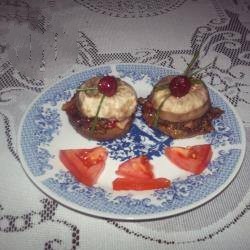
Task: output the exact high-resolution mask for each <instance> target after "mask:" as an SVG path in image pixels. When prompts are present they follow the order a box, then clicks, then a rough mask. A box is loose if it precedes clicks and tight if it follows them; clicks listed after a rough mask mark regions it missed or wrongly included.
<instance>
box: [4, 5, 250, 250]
mask: <svg viewBox="0 0 250 250" xmlns="http://www.w3.org/2000/svg"><path fill="white" fill-rule="evenodd" d="M249 12H250V2H249V1H246V0H245V1H243V0H237V1H236V0H221V1H219V0H206V1H201V0H169V1H164V0H159V1H153V0H144V1H142V0H137V1H130V0H121V1H115V0H108V1H97V0H94V1H90V0H62V1H54V0H46V1H35V0H33V1H28V0H23V1H11V0H1V1H0V20H1V23H0V34H1V37H0V128H1V129H0V142H1V143H0V148H1V150H0V156H1V163H0V167H1V175H0V242H1V243H0V249H3V250H7V249H129V248H130V249H249V246H250V238H249V229H250V226H249V225H250V213H249V210H250V182H249V176H250V168H249V159H250V158H249V155H250V154H249V153H250V152H249V149H250V148H249V146H250V129H249V124H250V112H249V108H250V96H249V90H250V87H249V82H250V71H249V66H250V31H249V30H250V13H249ZM196 50H199V51H200V52H201V58H200V64H201V66H202V65H203V66H204V65H206V64H208V63H210V62H211V61H213V59H214V58H215V57H217V59H216V61H215V62H214V64H213V65H212V67H210V68H209V69H208V70H207V71H206V75H205V80H206V81H207V82H208V83H209V84H210V85H212V86H213V87H214V88H215V89H216V90H218V91H219V92H220V93H221V94H223V95H224V96H225V97H226V98H227V99H228V100H229V101H230V102H231V104H232V105H233V106H234V107H235V108H236V110H237V111H238V113H239V115H240V117H241V119H242V121H243V123H244V126H245V129H246V137H247V138H246V140H247V149H246V155H245V158H244V161H243V164H242V167H241V169H240V171H239V173H238V175H237V177H236V178H235V179H234V180H233V182H232V183H231V184H230V185H229V186H228V188H226V189H225V190H224V192H222V193H221V194H219V195H218V196H216V197H215V198H214V199H212V200H211V201H209V202H208V203H206V204H204V205H203V206H200V207H198V208H196V209H194V210H192V211H188V212H186V213H183V214H180V215H176V216H172V217H169V218H164V219H160V220H155V221H154V220H152V221H144V222H124V221H116V220H111V219H99V218H94V217H91V216H87V215H84V214H81V213H78V212H75V211H73V210H71V209H69V208H66V207H64V206H62V205H60V204H58V203H57V202H56V201H55V200H53V199H51V198H49V197H48V196H46V195H45V194H44V193H42V192H41V191H40V190H39V189H37V188H36V187H35V186H34V185H33V183H32V182H31V181H30V180H29V179H28V178H27V176H26V174H25V173H24V171H23V169H22V167H21V163H20V158H19V155H18V152H17V146H18V145H17V131H18V128H19V125H20V121H21V118H22V116H23V114H24V112H25V111H26V110H27V108H28V106H29V105H30V104H31V102H32V101H33V100H34V99H35V97H36V96H38V95H39V93H41V92H42V91H43V90H44V89H45V88H47V87H49V86H51V84H54V83H55V82H58V81H59V80H61V79H64V78H66V77H68V76H70V75H72V74H75V73H77V72H81V71H83V70H85V69H87V68H89V67H93V66H98V65H101V64H113V63H143V64H153V65H158V66H163V67H170V68H174V69H177V70H178V71H182V70H183V69H184V67H185V66H186V63H187V62H188V61H189V60H190V58H191V57H192V54H193V53H194V51H196Z"/></svg>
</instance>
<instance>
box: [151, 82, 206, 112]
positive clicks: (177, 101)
mask: <svg viewBox="0 0 250 250" xmlns="http://www.w3.org/2000/svg"><path fill="white" fill-rule="evenodd" d="M166 96H169V97H168V98H167V99H166V101H165V102H164V104H163V106H162V107H161V111H162V112H170V113H174V114H177V115H178V114H180V115H181V114H186V113H189V112H192V111H194V110H198V109H200V108H202V107H203V106H204V105H205V104H206V103H207V102H208V101H209V94H208V90H207V88H206V87H205V86H204V84H201V83H200V84H193V85H192V86H191V89H190V91H189V92H188V93H187V94H186V95H184V96H182V97H180V98H179V97H175V96H173V95H171V93H170V90H169V89H163V90H158V91H155V92H154V93H153V96H152V103H153V106H154V108H155V109H157V108H158V107H159V106H160V104H161V103H162V102H163V100H164V99H165V97H166Z"/></svg>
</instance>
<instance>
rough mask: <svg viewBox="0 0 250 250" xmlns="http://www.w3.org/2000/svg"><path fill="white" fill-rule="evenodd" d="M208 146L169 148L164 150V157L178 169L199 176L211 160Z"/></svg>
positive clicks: (210, 150) (210, 148)
mask: <svg viewBox="0 0 250 250" xmlns="http://www.w3.org/2000/svg"><path fill="white" fill-rule="evenodd" d="M212 154H213V152H212V147H211V145H210V144H203V145H196V146H191V147H169V148H166V149H165V155H166V156H167V157H168V158H169V160H170V161H172V162H173V163H174V164H175V165H177V166H178V167H180V168H182V169H184V170H187V171H189V172H192V173H194V174H200V173H201V172H202V171H203V170H204V169H205V168H206V167H207V165H208V164H209V162H210V161H211V158H212Z"/></svg>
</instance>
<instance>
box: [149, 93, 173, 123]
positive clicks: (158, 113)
mask: <svg viewBox="0 0 250 250" xmlns="http://www.w3.org/2000/svg"><path fill="white" fill-rule="evenodd" d="M169 96H170V94H169V95H167V96H165V98H164V99H163V101H162V102H161V104H160V106H159V107H158V109H157V110H156V114H155V116H154V120H153V127H154V128H157V126H158V121H159V117H160V112H161V108H162V106H163V104H164V103H165V101H166V100H167V99H168V97H169Z"/></svg>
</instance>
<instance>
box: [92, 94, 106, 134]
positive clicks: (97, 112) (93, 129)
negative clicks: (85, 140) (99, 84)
mask: <svg viewBox="0 0 250 250" xmlns="http://www.w3.org/2000/svg"><path fill="white" fill-rule="evenodd" d="M104 98H105V95H102V98H101V100H100V102H99V105H98V107H97V111H96V114H95V118H94V120H93V122H92V124H91V129H90V134H91V135H92V134H93V133H94V131H95V128H96V124H97V120H98V115H99V112H100V109H101V106H102V103H103V100H104Z"/></svg>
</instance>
